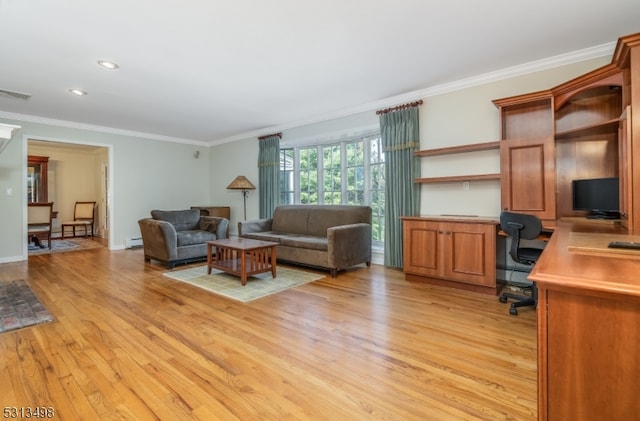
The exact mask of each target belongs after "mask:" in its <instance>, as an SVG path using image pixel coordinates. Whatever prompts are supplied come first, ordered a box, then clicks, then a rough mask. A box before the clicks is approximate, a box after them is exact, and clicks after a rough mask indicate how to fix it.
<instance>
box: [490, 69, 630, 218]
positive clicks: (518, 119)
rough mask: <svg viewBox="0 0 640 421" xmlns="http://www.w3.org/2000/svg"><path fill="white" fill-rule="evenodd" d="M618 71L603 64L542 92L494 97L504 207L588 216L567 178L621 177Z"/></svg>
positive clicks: (621, 87) (621, 88)
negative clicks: (575, 207) (575, 199)
mask: <svg viewBox="0 0 640 421" xmlns="http://www.w3.org/2000/svg"><path fill="white" fill-rule="evenodd" d="M623 75H624V72H623V71H622V70H621V69H620V68H619V67H617V66H615V65H608V66H605V67H603V68H600V69H597V70H595V71H593V72H590V73H588V74H586V75H583V76H581V77H578V78H576V79H573V80H571V81H568V82H566V83H564V84H562V85H560V86H557V87H555V88H553V89H550V90H547V91H541V92H536V93H531V94H525V95H519V96H515V97H510V98H504V99H498V100H494V104H495V105H496V106H497V107H498V108H499V110H500V119H501V120H500V121H501V138H502V141H501V146H500V166H501V174H502V177H501V198H502V209H503V210H510V211H514V212H523V213H529V214H533V215H536V216H538V217H540V218H541V219H543V220H546V221H554V220H557V219H561V218H566V217H579V216H586V213H585V212H584V211H582V212H581V211H575V210H573V203H572V197H573V195H572V190H571V185H572V181H573V180H577V179H585V178H604V177H618V176H619V168H620V166H619V162H620V156H619V151H620V147H621V146H620V144H619V131H620V123H621V114H622V110H623V102H624V101H623V91H624V77H623ZM626 181H627V180H625V181H624V182H626ZM621 206H622V204H621Z"/></svg>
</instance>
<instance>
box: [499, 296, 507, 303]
mask: <svg viewBox="0 0 640 421" xmlns="http://www.w3.org/2000/svg"><path fill="white" fill-rule="evenodd" d="M500 302H501V303H506V302H507V297H505V296H504V295H501V296H500Z"/></svg>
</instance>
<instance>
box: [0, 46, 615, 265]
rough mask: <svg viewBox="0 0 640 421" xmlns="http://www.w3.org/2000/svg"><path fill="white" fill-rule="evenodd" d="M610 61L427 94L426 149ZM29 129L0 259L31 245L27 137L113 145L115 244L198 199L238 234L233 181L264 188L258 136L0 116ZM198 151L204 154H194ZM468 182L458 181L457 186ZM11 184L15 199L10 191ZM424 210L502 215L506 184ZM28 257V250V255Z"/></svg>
mask: <svg viewBox="0 0 640 421" xmlns="http://www.w3.org/2000/svg"><path fill="white" fill-rule="evenodd" d="M609 62H610V58H608V57H603V58H599V59H592V60H588V61H584V62H581V63H576V64H572V65H568V66H563V67H560V68H556V69H550V70H544V71H541V72H537V73H534V74H528V75H524V76H519V77H515V78H511V79H507V80H503V81H499V82H493V83H488V84H485V85H480V86H476V87H472V88H467V89H463V90H459V91H455V92H450V93H446V94H442V95H438V96H432V97H428V98H424V101H425V103H424V105H423V106H422V107H421V109H420V136H421V149H427V148H436V147H442V146H453V145H461V144H467V143H478V142H485V141H492V140H498V138H499V126H498V124H499V116H498V111H497V109H496V108H495V107H494V105H493V103H492V102H491V100H492V99H496V98H503V97H507V96H512V95H519V94H523V93H527V92H532V91H537V90H543V89H549V88H552V87H554V86H556V85H558V84H561V83H564V82H566V81H567V80H569V79H571V78H574V77H577V76H580V75H582V74H584V73H586V72H588V71H590V70H593V69H595V68H597V67H600V66H602V65H604V64H607V63H609ZM376 122H377V116H376V115H375V111H371V112H370V113H359V114H356V115H353V116H348V117H343V118H339V119H335V120H331V121H327V122H323V123H316V124H311V125H307V126H304V127H298V128H293V129H289V130H285V131H284V132H283V144H289V145H291V144H296V143H315V141H323V140H327V139H328V140H332V139H339V138H340V137H342V136H350V135H352V134H354V133H358V132H362V131H366V130H368V129H370V128H371V127H375V125H376ZM0 123H8V124H18V125H21V126H22V129H21V130H20V131H19V132H18V134H17V135H16V138H14V139H13V140H12V141H11V143H10V144H9V145H8V146H7V148H6V149H5V150H4V151H3V152H2V153H1V154H0V212H1V214H2V218H0V239H1V242H0V262H3V261H13V260H20V259H21V258H26V256H24V255H23V252H22V250H23V248H22V245H23V244H25V241H24V239H23V238H22V237H23V231H24V226H25V224H26V223H25V218H26V192H25V187H26V182H24V180H23V178H24V167H25V165H26V146H25V142H26V139H27V138H35V139H51V140H58V141H72V142H82V143H89V144H97V145H100V146H108V147H109V148H111V149H110V153H111V155H110V161H111V162H112V167H113V169H114V170H113V172H112V185H113V189H112V195H113V203H112V208H113V219H112V229H113V232H112V234H111V239H112V248H122V247H124V244H125V240H126V239H128V238H132V237H136V236H138V235H139V228H138V225H137V220H138V219H140V218H142V217H145V216H147V215H148V214H149V211H150V210H151V209H156V208H157V209H180V208H185V207H188V206H192V205H207V204H208V205H219V206H231V208H232V209H231V213H232V217H231V233H237V222H238V221H239V220H240V219H242V217H243V216H242V213H243V210H242V209H243V202H242V195H241V194H240V192H238V191H230V190H227V189H226V186H227V185H228V184H229V183H230V182H231V181H232V180H233V179H234V178H235V177H236V176H237V175H245V176H247V177H248V178H249V180H251V181H252V182H253V184H255V185H256V186H258V168H257V160H258V140H257V139H256V138H250V139H244V140H240V141H236V142H232V143H227V144H223V145H217V146H213V147H210V148H206V147H204V146H202V145H187V144H178V143H169V142H161V141H157V140H152V139H143V138H138V137H131V136H123V135H117V134H108V133H98V132H92V131H89V130H81V129H71V128H64V127H58V126H52V125H47V124H40V123H32V122H23V121H16V120H9V119H0ZM196 150H200V151H201V152H202V153H201V154H200V158H198V159H195V158H194V153H195V151H196ZM499 167H500V165H499V159H498V153H497V151H486V152H479V153H473V154H462V155H455V156H440V157H431V158H422V170H423V177H427V176H438V175H456V174H467V173H483V172H499V170H500V168H499ZM458 184H460V185H458ZM8 188H10V189H12V191H13V195H11V196H8V195H7V194H6V189H8ZM421 192H422V207H421V213H422V214H440V213H456V214H478V215H497V214H498V212H499V208H500V185H499V182H472V184H471V187H470V190H469V191H463V190H462V186H461V183H453V184H438V185H428V186H427V185H424V186H421ZM258 207H259V206H258V191H257V190H255V191H251V192H250V194H249V198H248V200H247V218H248V219H254V218H257V217H258V214H259V209H258ZM25 253H26V252H25Z"/></svg>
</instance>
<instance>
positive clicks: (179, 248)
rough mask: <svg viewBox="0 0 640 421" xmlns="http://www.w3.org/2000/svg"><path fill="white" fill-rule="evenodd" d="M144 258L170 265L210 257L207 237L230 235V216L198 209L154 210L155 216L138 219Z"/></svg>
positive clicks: (210, 238) (225, 236) (146, 260)
mask: <svg viewBox="0 0 640 421" xmlns="http://www.w3.org/2000/svg"><path fill="white" fill-rule="evenodd" d="M138 225H139V226H140V232H141V233H142V245H143V247H144V260H145V262H149V261H151V260H152V259H153V260H157V261H159V262H162V263H164V264H165V265H167V267H168V268H169V269H171V268H172V267H174V266H175V265H176V264H178V263H189V262H195V261H199V260H204V259H206V258H207V244H206V242H207V241H211V240H215V239H219V238H227V232H228V231H227V229H228V227H229V220H228V219H226V218H218V217H214V216H200V211H199V210H198V209H187V210H168V211H163V210H152V211H151V218H144V219H141V220H139V221H138Z"/></svg>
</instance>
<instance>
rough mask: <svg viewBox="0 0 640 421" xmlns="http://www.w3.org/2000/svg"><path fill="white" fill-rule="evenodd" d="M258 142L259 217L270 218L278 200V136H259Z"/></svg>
mask: <svg viewBox="0 0 640 421" xmlns="http://www.w3.org/2000/svg"><path fill="white" fill-rule="evenodd" d="M259 142H260V153H259V155H258V178H259V181H258V188H259V190H258V192H259V195H260V218H271V217H272V216H273V211H274V210H275V208H276V206H278V202H279V200H280V136H279V135H271V136H267V137H261V138H260V139H259Z"/></svg>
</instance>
